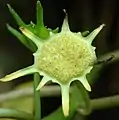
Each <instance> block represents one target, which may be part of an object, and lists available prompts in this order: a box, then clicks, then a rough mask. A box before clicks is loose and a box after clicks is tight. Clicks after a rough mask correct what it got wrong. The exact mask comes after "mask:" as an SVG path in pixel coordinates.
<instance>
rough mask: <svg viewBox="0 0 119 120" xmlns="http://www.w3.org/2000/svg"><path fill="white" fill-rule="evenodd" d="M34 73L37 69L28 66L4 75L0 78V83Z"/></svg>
mask: <svg viewBox="0 0 119 120" xmlns="http://www.w3.org/2000/svg"><path fill="white" fill-rule="evenodd" d="M35 72H38V71H37V69H35V68H34V66H30V67H26V68H23V69H21V70H18V71H16V72H14V73H12V74H10V75H6V76H5V77H4V78H1V79H0V81H2V82H7V81H11V80H13V79H16V78H19V77H22V76H25V75H29V74H33V73H35Z"/></svg>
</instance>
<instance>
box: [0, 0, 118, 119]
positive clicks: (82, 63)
mask: <svg viewBox="0 0 119 120" xmlns="http://www.w3.org/2000/svg"><path fill="white" fill-rule="evenodd" d="M8 8H9V10H10V12H11V14H12V15H13V17H14V18H15V20H16V22H17V24H18V25H19V28H20V31H21V32H22V33H21V32H19V31H17V30H16V29H14V28H12V27H11V26H10V25H7V27H8V30H9V31H10V32H11V33H13V34H14V35H15V36H16V37H17V38H18V39H19V40H20V41H21V42H22V43H23V44H24V45H25V46H26V47H27V48H29V49H30V50H31V51H32V52H33V56H34V64H33V65H31V66H29V67H27V68H24V69H21V70H18V71H16V72H14V73H12V74H10V75H6V76H5V77H4V78H1V79H0V81H3V82H7V81H11V80H13V79H16V78H18V77H21V76H25V75H28V74H34V107H35V112H34V113H35V114H34V115H30V114H28V113H25V112H22V111H15V110H7V109H6V110H4V109H1V112H3V113H6V114H4V116H2V115H0V117H11V118H16V119H26V120H29V119H34V120H40V119H41V105H40V94H39V91H38V90H39V89H40V88H41V87H43V86H44V84H46V83H47V82H48V81H50V80H52V81H53V82H55V83H58V84H59V85H60V87H61V93H62V110H63V112H62V110H61V109H58V110H57V111H55V112H54V113H52V114H51V115H49V116H48V117H45V118H43V120H50V119H51V120H52V119H56V118H57V119H58V120H66V119H67V120H70V119H72V117H73V116H74V114H75V112H76V110H77V109H78V108H79V109H78V111H79V112H80V113H81V114H83V115H87V114H90V113H91V111H92V110H93V108H92V106H94V104H93V103H91V100H90V99H89V95H88V93H87V91H91V87H90V85H89V83H90V84H92V83H93V81H94V79H95V75H94V74H97V75H98V72H99V71H100V70H101V69H102V68H103V65H102V64H99V65H98V64H97V63H98V60H97V57H96V54H95V47H93V46H92V45H91V44H92V41H93V39H94V38H95V37H96V36H97V34H98V33H99V32H100V31H101V30H102V28H103V26H104V24H102V25H101V26H99V27H98V28H97V29H95V30H94V31H92V32H91V33H90V34H89V35H88V34H87V32H85V33H80V32H78V33H74V32H71V31H70V29H69V25H68V20H67V19H68V18H67V16H66V18H65V19H64V22H63V25H62V29H61V31H59V30H58V29H57V28H56V29H55V30H51V29H49V28H46V27H45V26H44V23H43V9H42V6H41V3H40V2H39V1H38V2H37V19H36V20H37V21H36V24H34V23H33V22H31V23H30V24H29V25H26V24H25V23H24V22H23V21H22V20H21V18H20V17H19V16H18V14H17V13H16V12H15V11H14V10H13V9H12V8H11V6H10V5H8ZM115 54H116V52H115ZM105 56H106V55H105ZM105 56H104V57H105ZM108 56H110V55H108ZM101 59H103V58H101ZM87 74H88V75H87ZM40 76H43V78H42V80H41V81H40ZM76 80H78V81H79V82H77V81H76ZM72 81H75V82H74V84H73V86H72V91H71V95H70V96H69V89H70V84H71V82H72ZM82 85H83V86H84V87H83V86H82ZM77 95H78V96H77ZM69 98H70V102H69ZM117 100H118V99H116V100H115V101H117ZM103 102H105V101H103ZM95 104H97V103H95ZM100 104H101V103H100ZM116 105H117V104H116ZM98 107H100V106H98ZM98 107H97V108H98ZM102 107H104V105H103V106H102Z"/></svg>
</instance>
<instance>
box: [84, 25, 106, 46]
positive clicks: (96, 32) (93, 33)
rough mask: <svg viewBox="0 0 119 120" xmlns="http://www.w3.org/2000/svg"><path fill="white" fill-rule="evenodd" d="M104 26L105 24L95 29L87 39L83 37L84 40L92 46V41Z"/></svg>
mask: <svg viewBox="0 0 119 120" xmlns="http://www.w3.org/2000/svg"><path fill="white" fill-rule="evenodd" d="M104 26H105V24H102V25H100V26H99V27H98V28H96V29H95V30H93V31H92V32H91V33H90V34H89V35H88V36H87V37H85V39H86V40H87V41H88V42H89V43H90V44H92V41H93V40H94V38H95V37H96V36H97V35H98V34H99V32H100V31H101V30H102V28H103V27H104Z"/></svg>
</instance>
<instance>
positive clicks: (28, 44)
mask: <svg viewBox="0 0 119 120" xmlns="http://www.w3.org/2000/svg"><path fill="white" fill-rule="evenodd" d="M7 28H8V30H9V31H10V32H11V33H12V34H13V35H14V36H16V37H17V38H18V40H19V41H20V42H21V43H22V44H24V45H25V46H26V47H27V48H28V49H30V50H31V51H33V52H34V51H35V49H36V47H35V45H33V43H31V42H29V40H28V39H27V38H26V37H25V36H24V35H23V34H21V33H20V32H19V31H17V30H16V29H14V28H13V27H11V26H10V25H9V24H7Z"/></svg>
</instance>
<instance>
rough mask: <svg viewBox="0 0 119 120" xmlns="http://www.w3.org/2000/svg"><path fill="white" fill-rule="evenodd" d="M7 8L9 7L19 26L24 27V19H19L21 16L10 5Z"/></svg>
mask: <svg viewBox="0 0 119 120" xmlns="http://www.w3.org/2000/svg"><path fill="white" fill-rule="evenodd" d="M7 6H8V9H9V11H10V13H11V14H12V16H13V17H14V19H15V20H16V22H17V24H18V25H19V26H24V25H25V23H24V22H23V21H22V19H21V18H20V17H19V15H18V14H17V13H16V12H15V10H14V9H13V8H12V7H11V6H10V5H9V4H7Z"/></svg>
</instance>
